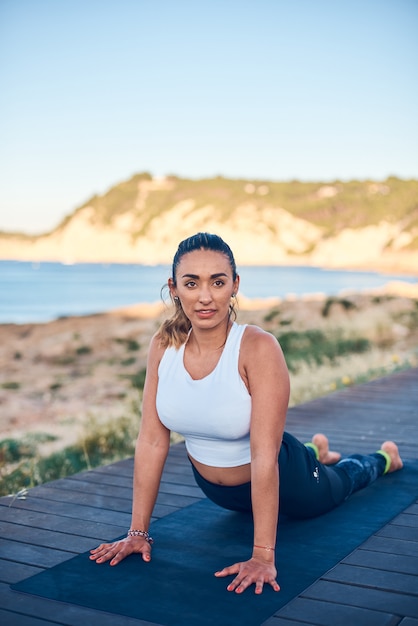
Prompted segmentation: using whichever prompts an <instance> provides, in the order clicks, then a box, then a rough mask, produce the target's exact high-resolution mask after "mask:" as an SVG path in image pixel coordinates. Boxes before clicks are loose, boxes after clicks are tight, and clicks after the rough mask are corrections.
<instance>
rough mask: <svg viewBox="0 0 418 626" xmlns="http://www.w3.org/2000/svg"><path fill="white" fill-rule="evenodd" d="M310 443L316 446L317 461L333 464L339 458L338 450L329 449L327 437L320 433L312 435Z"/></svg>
mask: <svg viewBox="0 0 418 626" xmlns="http://www.w3.org/2000/svg"><path fill="white" fill-rule="evenodd" d="M312 443H313V444H314V446H316V447H317V448H318V455H319V461H320V462H321V463H324V465H333V464H334V463H338V461H339V460H340V459H341V454H340V453H339V452H332V451H331V450H330V449H329V443H328V437H326V436H325V435H323V434H322V433H316V435H314V436H313V437H312Z"/></svg>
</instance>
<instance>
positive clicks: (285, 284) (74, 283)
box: [0, 261, 417, 324]
mask: <svg viewBox="0 0 418 626" xmlns="http://www.w3.org/2000/svg"><path fill="white" fill-rule="evenodd" d="M239 273H240V276H241V287H240V292H241V293H242V294H243V295H245V296H246V297H247V298H270V297H281V298H283V297H285V296H286V295H288V294H290V293H291V294H295V295H297V296H300V295H303V294H309V293H319V292H320V293H324V294H326V295H336V294H338V293H339V292H341V291H342V290H344V289H353V290H358V291H361V290H363V289H367V288H372V287H380V286H383V285H384V284H386V283H387V282H389V281H393V280H402V281H405V282H409V283H417V279H416V278H415V277H411V276H402V275H394V274H380V273H377V272H357V271H355V272H354V271H344V270H327V269H321V268H315V267H300V266H290V267H289V266H263V267H255V266H241V267H240V268H239ZM169 275H170V266H168V265H156V266H146V265H134V264H131V265H124V264H116V263H113V264H109V265H106V264H99V263H97V264H95V263H88V264H87V263H77V264H74V265H65V264H62V263H46V262H45V263H30V262H23V261H0V323H17V324H21V323H25V322H48V321H51V320H53V319H56V318H58V317H64V316H70V315H87V314H91V313H101V312H103V311H108V310H110V309H113V308H118V307H121V306H125V305H129V304H136V303H142V302H143V303H146V302H157V301H158V300H160V298H161V288H162V287H163V286H164V285H165V284H166V282H167V278H168V277H169Z"/></svg>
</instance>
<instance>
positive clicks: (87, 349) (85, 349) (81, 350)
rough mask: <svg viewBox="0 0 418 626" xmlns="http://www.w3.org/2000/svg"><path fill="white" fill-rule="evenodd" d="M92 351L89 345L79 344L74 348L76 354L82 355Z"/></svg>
mask: <svg viewBox="0 0 418 626" xmlns="http://www.w3.org/2000/svg"><path fill="white" fill-rule="evenodd" d="M91 352H92V349H91V348H90V346H79V347H78V348H77V349H76V353H77V354H78V355H82V354H90V353H91Z"/></svg>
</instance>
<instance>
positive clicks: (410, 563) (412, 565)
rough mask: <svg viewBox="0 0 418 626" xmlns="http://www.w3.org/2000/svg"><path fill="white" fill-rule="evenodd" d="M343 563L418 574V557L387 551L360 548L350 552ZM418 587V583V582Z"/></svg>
mask: <svg viewBox="0 0 418 626" xmlns="http://www.w3.org/2000/svg"><path fill="white" fill-rule="evenodd" d="M342 563H346V564H347V565H358V566H359V567H369V568H378V569H382V570H386V571H388V572H399V573H401V574H413V575H415V576H416V575H417V572H418V557H414V556H410V555H409V554H408V555H404V554H403V555H400V554H388V553H387V552H372V551H370V550H364V549H358V550H355V551H354V552H352V553H351V554H349V555H348V556H347V557H346V558H345V559H343V561H342ZM417 589H418V584H417Z"/></svg>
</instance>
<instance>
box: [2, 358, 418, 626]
mask: <svg viewBox="0 0 418 626" xmlns="http://www.w3.org/2000/svg"><path fill="white" fill-rule="evenodd" d="M287 430H288V431H289V432H291V433H293V434H294V435H296V436H297V437H299V438H300V439H301V440H304V441H306V440H308V439H310V437H311V435H312V434H313V432H318V431H323V432H326V433H327V435H328V436H329V437H330V440H331V443H332V445H333V447H335V448H336V449H339V450H340V451H341V452H343V453H345V454H350V453H352V452H354V451H355V452H370V451H373V450H375V449H376V446H378V445H379V444H380V443H382V441H384V440H385V439H395V440H396V441H397V442H398V444H399V447H400V451H401V454H402V456H403V457H404V458H405V459H408V458H409V459H416V458H417V457H418V370H417V369H412V370H408V371H404V372H401V373H397V374H393V375H392V376H390V377H387V378H382V379H380V380H378V381H374V382H371V383H367V384H365V385H361V386H357V387H352V388H347V389H345V390H343V391H341V392H338V393H334V394H332V395H330V396H327V397H324V398H319V399H317V400H314V401H312V402H309V403H307V404H304V405H301V406H298V407H294V408H292V409H290V410H289V415H288V423H287ZM132 468H133V461H132V459H129V460H126V461H122V462H119V463H114V464H112V465H109V466H105V467H101V468H98V469H95V470H92V471H89V472H83V473H81V474H78V475H75V476H72V477H70V478H66V479H63V480H57V481H54V482H51V483H49V484H46V485H42V486H39V487H35V488H33V489H31V490H30V491H29V494H28V496H27V498H26V499H25V500H18V499H16V500H14V501H13V504H12V505H11V501H12V499H11V498H10V497H5V498H1V499H0V527H1V540H0V572H1V573H0V623H1V624H4V626H16V625H19V626H37V625H40V624H61V625H66V626H70V625H71V626H72V625H74V626H79V625H80V624H83V625H84V624H85V625H90V624H91V625H94V624H99V623H100V624H101V626H110V625H111V626H115V625H116V624H117V626H139V625H143V626H145V625H146V624H147V626H151V625H150V624H149V623H148V622H144V621H142V620H136V619H132V618H127V617H123V616H117V617H116V616H115V615H114V614H108V613H103V612H99V611H94V610H91V609H87V608H84V607H80V606H76V605H70V604H65V605H64V604H62V603H59V602H54V601H50V600H46V599H43V598H40V597H35V596H29V595H24V594H20V593H16V592H13V591H11V590H10V588H9V584H10V583H14V582H17V581H19V580H22V579H24V578H27V577H28V576H31V575H32V574H35V573H37V572H39V571H41V570H42V569H45V568H50V567H52V566H53V565H55V564H57V563H60V562H62V561H65V560H67V559H69V558H71V557H72V556H74V555H76V554H79V553H81V552H84V551H86V550H88V549H90V548H91V547H93V546H95V545H96V544H97V543H99V542H101V541H107V540H111V539H113V538H114V537H116V536H118V535H121V534H124V533H125V532H126V529H127V528H128V526H129V523H130V510H131V482H132ZM202 497H203V494H202V492H201V491H200V489H199V488H198V487H197V486H196V485H195V483H194V480H193V476H192V473H191V470H190V465H189V463H188V461H187V459H186V455H185V451H184V446H183V444H178V445H176V446H173V447H172V448H171V450H170V454H169V458H168V460H167V464H166V468H165V471H164V476H163V480H162V484H161V489H160V492H159V496H158V501H157V505H156V508H155V512H154V513H155V518H154V519H157V518H160V517H163V516H165V515H168V514H170V513H172V512H174V511H176V510H178V509H179V508H182V507H184V506H187V505H189V504H192V503H193V502H197V501H198V500H199V499H201V498H202ZM247 593H248V592H247ZM180 611H181V608H179V612H180ZM351 624H356V626H373V625H376V626H418V485H417V500H416V501H415V503H414V504H412V506H410V507H409V508H408V509H407V510H405V511H403V512H402V513H401V514H400V515H398V516H397V517H396V518H395V519H393V520H392V521H391V522H390V523H389V524H387V525H386V526H385V527H384V528H382V529H381V530H380V531H379V532H377V533H376V534H375V535H373V536H372V537H370V538H369V539H368V540H367V541H366V542H365V543H364V544H363V545H362V546H360V547H359V548H357V549H356V550H355V551H354V552H353V553H352V554H350V555H349V556H348V557H347V558H345V559H344V560H343V561H342V562H340V563H339V564H338V565H337V566H336V567H335V568H333V569H332V570H330V571H329V572H327V573H325V574H324V575H323V576H322V577H321V578H320V579H318V580H317V581H316V582H315V583H314V584H313V585H311V586H310V587H309V588H307V589H306V590H305V591H304V592H303V593H302V594H301V595H300V596H298V597H297V598H295V599H294V600H293V601H291V602H290V603H289V604H287V605H286V606H285V607H283V608H282V609H281V610H279V611H278V612H277V613H275V614H274V615H273V616H271V617H270V618H269V619H268V620H267V621H266V622H264V625H265V626H303V625H304V626H307V625H317V626H346V625H347V626H348V625H351ZM185 626H189V625H186V624H185ZM190 626H199V625H198V624H192V625H190ZM254 626H259V625H254Z"/></svg>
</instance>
